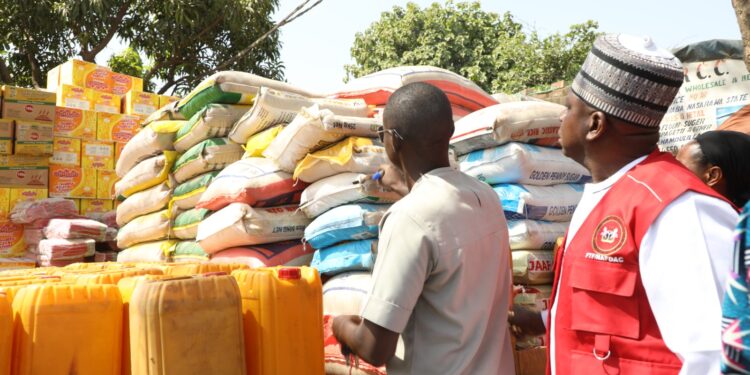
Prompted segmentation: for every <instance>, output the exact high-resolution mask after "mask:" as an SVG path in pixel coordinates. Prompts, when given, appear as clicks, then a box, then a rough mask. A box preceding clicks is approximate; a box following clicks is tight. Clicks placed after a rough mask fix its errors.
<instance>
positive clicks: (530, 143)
mask: <svg viewBox="0 0 750 375" xmlns="http://www.w3.org/2000/svg"><path fill="white" fill-rule="evenodd" d="M564 110H565V108H564V107H563V106H560V105H557V104H553V103H548V102H543V101H519V102H510V103H504V104H498V105H495V106H491V107H488V108H485V109H483V110H479V111H477V112H474V113H472V114H470V115H468V116H466V117H464V118H463V119H461V120H460V121H458V122H457V123H456V131H455V133H454V136H453V138H452V139H451V147H452V148H453V150H454V151H455V152H456V153H457V154H458V155H460V156H459V163H460V167H461V171H463V172H464V173H467V174H469V175H471V176H473V177H476V178H478V179H479V180H481V181H484V182H486V183H488V184H490V185H491V186H492V187H493V189H494V190H495V191H496V192H497V195H498V197H499V199H500V201H501V203H502V206H503V211H504V214H505V217H506V219H507V221H508V231H509V236H510V237H509V238H510V247H511V250H512V257H513V280H514V283H515V284H519V285H520V286H521V293H520V294H519V295H518V296H517V297H516V301H515V302H516V303H521V304H524V305H528V306H531V307H534V308H537V309H542V308H545V307H546V301H547V300H548V298H549V294H550V292H551V286H550V285H549V284H551V282H552V278H553V274H554V268H553V261H554V256H553V252H552V250H553V248H554V246H555V243H556V242H557V240H558V238H560V237H563V236H564V235H565V231H566V230H567V228H568V225H569V222H570V219H571V217H572V215H573V211H574V210H575V208H576V206H577V205H578V201H579V200H580V199H581V196H582V193H583V185H582V184H583V183H586V182H588V181H589V180H590V178H591V177H590V175H589V173H588V171H587V170H586V169H585V168H584V167H583V166H581V165H579V164H578V163H576V162H575V161H573V160H571V159H569V158H567V157H565V156H564V155H563V154H562V150H560V149H559V148H558V147H559V146H558V145H559V136H558V130H559V128H560V116H561V114H562V112H563V111H564ZM517 344H518V345H519V348H525V347H530V346H532V347H533V346H537V345H541V344H542V342H541V339H536V340H532V341H531V342H523V343H521V342H519V343H517Z"/></svg>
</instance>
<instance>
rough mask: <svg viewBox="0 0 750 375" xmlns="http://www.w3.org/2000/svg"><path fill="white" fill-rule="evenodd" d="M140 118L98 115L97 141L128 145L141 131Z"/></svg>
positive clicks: (106, 114) (108, 114) (107, 114)
mask: <svg viewBox="0 0 750 375" xmlns="http://www.w3.org/2000/svg"><path fill="white" fill-rule="evenodd" d="M140 124H141V120H140V117H138V116H132V115H120V114H117V115H115V114H110V113H99V114H98V115H97V125H96V128H97V139H99V140H100V141H107V142H121V143H127V142H128V141H130V139H131V138H133V136H134V135H135V133H136V132H138V130H139V129H140Z"/></svg>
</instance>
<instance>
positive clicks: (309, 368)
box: [232, 267, 325, 375]
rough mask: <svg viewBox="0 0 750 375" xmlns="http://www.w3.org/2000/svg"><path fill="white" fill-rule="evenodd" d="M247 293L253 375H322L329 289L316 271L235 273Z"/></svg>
mask: <svg viewBox="0 0 750 375" xmlns="http://www.w3.org/2000/svg"><path fill="white" fill-rule="evenodd" d="M232 276H234V277H235V278H236V279H237V281H238V283H239V286H240V292H241V293H242V314H243V319H244V322H245V348H246V356H245V357H246V358H247V374H248V375H260V374H263V375H270V374H278V375H291V374H309V375H318V374H319V375H322V374H323V373H324V371H325V364H324V354H323V329H322V328H321V327H323V289H322V284H321V282H320V275H318V271H317V270H316V269H314V268H310V267H275V268H259V269H253V270H240V271H234V272H233V273H232Z"/></svg>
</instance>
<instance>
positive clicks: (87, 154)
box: [81, 141, 115, 170]
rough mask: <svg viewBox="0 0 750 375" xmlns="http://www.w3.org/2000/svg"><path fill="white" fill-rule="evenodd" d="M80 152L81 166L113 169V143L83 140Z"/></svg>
mask: <svg viewBox="0 0 750 375" xmlns="http://www.w3.org/2000/svg"><path fill="white" fill-rule="evenodd" d="M81 153H82V155H81V166H82V167H83V168H85V169H88V168H91V169H97V170H98V169H105V170H112V169H115V145H114V143H111V142H101V141H83V145H82V146H81Z"/></svg>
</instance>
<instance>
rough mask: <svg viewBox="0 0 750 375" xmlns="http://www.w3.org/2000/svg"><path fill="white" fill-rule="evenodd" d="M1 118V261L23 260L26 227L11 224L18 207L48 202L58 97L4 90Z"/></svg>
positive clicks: (14, 88) (20, 89)
mask: <svg viewBox="0 0 750 375" xmlns="http://www.w3.org/2000/svg"><path fill="white" fill-rule="evenodd" d="M0 94H1V95H0V97H2V98H3V100H2V103H3V105H2V116H0V258H2V259H3V261H5V260H8V259H12V258H17V257H20V256H23V255H24V254H25V251H26V245H25V242H24V239H23V227H22V226H19V225H16V224H13V223H11V222H10V220H9V213H10V211H11V210H12V209H13V208H14V207H15V206H16V204H17V203H19V202H22V201H29V200H31V201H33V200H40V199H44V198H47V194H48V188H49V183H48V168H49V163H48V158H49V157H50V155H51V154H52V151H53V138H52V133H53V128H54V120H55V94H53V93H49V92H45V91H40V90H32V89H25V88H20V87H13V86H3V87H2V90H1V93H0Z"/></svg>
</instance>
